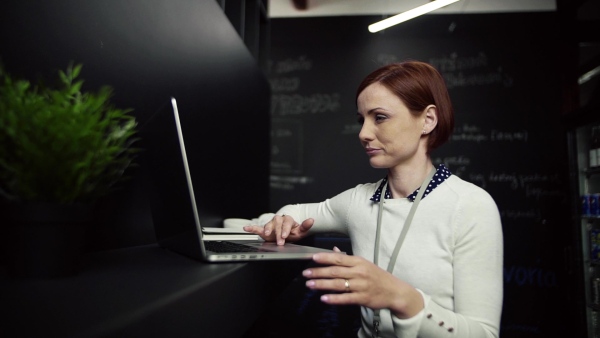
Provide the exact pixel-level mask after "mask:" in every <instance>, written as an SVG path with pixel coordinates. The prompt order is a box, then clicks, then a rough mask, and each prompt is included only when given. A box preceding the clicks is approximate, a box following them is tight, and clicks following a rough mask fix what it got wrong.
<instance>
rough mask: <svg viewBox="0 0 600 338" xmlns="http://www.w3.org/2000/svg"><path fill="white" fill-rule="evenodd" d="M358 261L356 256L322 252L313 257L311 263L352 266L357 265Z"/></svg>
mask: <svg viewBox="0 0 600 338" xmlns="http://www.w3.org/2000/svg"><path fill="white" fill-rule="evenodd" d="M358 259H359V258H358V257H356V256H349V255H346V254H344V253H341V252H334V253H325V252H322V253H318V254H315V255H314V256H313V261H315V262H316V263H319V264H322V265H339V266H354V265H356V264H358V263H359V261H358Z"/></svg>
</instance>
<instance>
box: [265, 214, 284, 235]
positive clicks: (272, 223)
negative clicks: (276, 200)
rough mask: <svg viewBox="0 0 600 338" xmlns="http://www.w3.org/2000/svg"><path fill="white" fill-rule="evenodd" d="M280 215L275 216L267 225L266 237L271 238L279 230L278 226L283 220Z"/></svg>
mask: <svg viewBox="0 0 600 338" xmlns="http://www.w3.org/2000/svg"><path fill="white" fill-rule="evenodd" d="M278 218H279V216H278V215H275V216H273V218H272V219H271V220H270V221H269V222H267V224H265V235H267V236H270V235H272V234H273V233H274V232H275V229H276V228H277V224H278V223H280V222H281V219H280V218H279V219H278Z"/></svg>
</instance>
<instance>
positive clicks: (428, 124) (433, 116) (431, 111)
mask: <svg viewBox="0 0 600 338" xmlns="http://www.w3.org/2000/svg"><path fill="white" fill-rule="evenodd" d="M437 122H438V117H437V107H436V106H434V105H432V104H430V105H428V106H427V107H425V123H424V124H423V135H425V134H429V133H431V132H432V131H433V129H435V127H436V126H437Z"/></svg>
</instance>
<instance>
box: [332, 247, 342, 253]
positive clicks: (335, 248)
mask: <svg viewBox="0 0 600 338" xmlns="http://www.w3.org/2000/svg"><path fill="white" fill-rule="evenodd" d="M333 251H334V252H342V250H340V249H338V247H337V246H334V247H333Z"/></svg>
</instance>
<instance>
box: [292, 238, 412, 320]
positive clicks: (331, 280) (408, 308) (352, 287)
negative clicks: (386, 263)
mask: <svg viewBox="0 0 600 338" xmlns="http://www.w3.org/2000/svg"><path fill="white" fill-rule="evenodd" d="M334 251H337V252H338V253H318V254H316V255H315V256H314V257H313V260H314V261H315V262H316V263H318V264H321V265H325V267H314V268H309V269H306V270H304V271H303V273H302V274H303V275H304V277H306V278H307V279H308V280H307V281H306V286H307V287H308V288H310V289H313V290H331V291H336V293H330V294H324V295H323V296H321V301H323V302H325V303H327V304H335V305H348V304H357V305H362V306H366V307H368V308H371V309H390V311H391V312H392V313H393V314H394V315H395V316H396V317H398V318H410V317H412V316H414V315H416V314H417V313H419V312H420V311H421V310H422V309H423V306H424V304H423V297H422V296H421V294H420V293H419V291H417V290H416V289H415V288H413V287H412V286H410V285H409V284H408V283H406V282H404V281H402V280H400V279H398V278H396V277H394V275H392V274H391V273H389V272H387V271H385V270H383V269H381V268H380V267H378V266H376V265H375V264H373V263H371V262H369V261H367V260H366V259H364V258H362V257H358V256H349V255H345V254H343V253H341V252H340V251H339V249H337V248H334Z"/></svg>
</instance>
